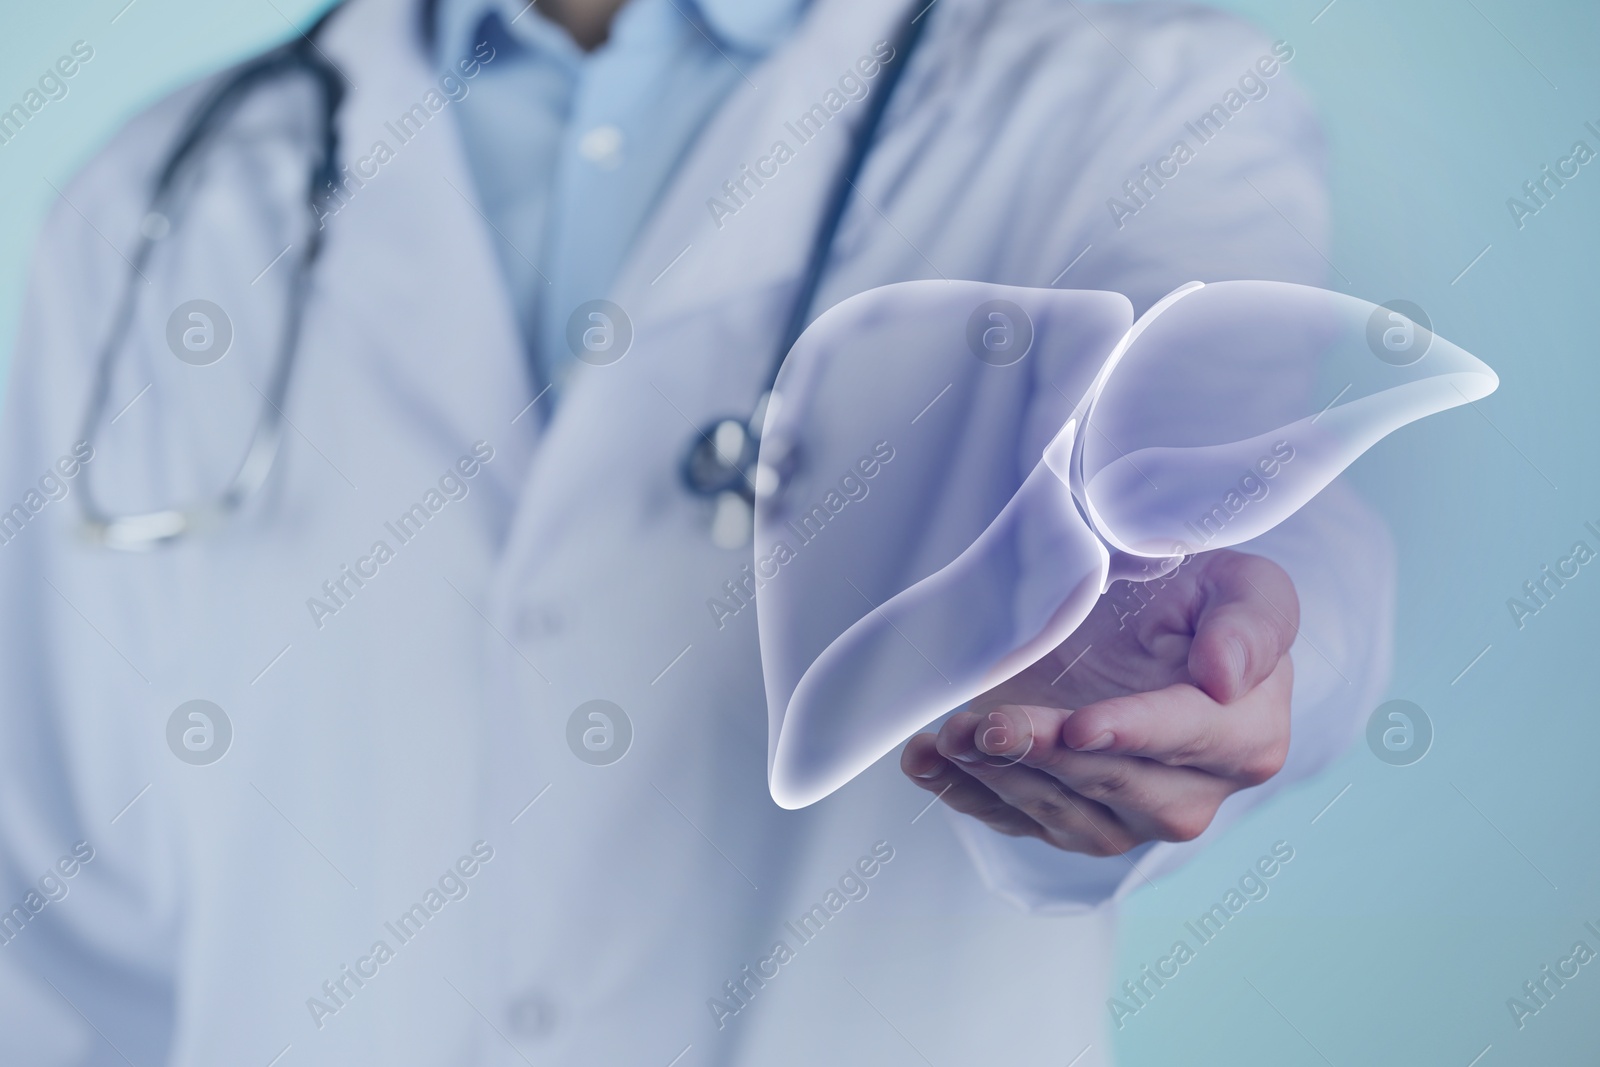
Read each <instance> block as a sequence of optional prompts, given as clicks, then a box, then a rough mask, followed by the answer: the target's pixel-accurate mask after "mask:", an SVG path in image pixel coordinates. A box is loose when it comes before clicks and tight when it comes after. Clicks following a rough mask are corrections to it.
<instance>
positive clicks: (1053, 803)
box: [1028, 795, 1074, 825]
mask: <svg viewBox="0 0 1600 1067" xmlns="http://www.w3.org/2000/svg"><path fill="white" fill-rule="evenodd" d="M1028 814H1029V815H1031V816H1032V817H1033V818H1035V819H1037V820H1039V821H1040V822H1042V823H1045V824H1047V825H1049V824H1060V823H1064V822H1066V821H1067V820H1068V819H1069V818H1071V816H1072V815H1073V814H1074V812H1073V810H1072V808H1071V807H1069V806H1068V804H1067V801H1066V799H1065V798H1064V797H1056V796H1049V795H1046V796H1041V797H1038V798H1037V799H1035V800H1034V801H1033V802H1032V803H1031V804H1029V805H1028Z"/></svg>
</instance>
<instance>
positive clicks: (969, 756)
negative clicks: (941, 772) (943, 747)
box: [950, 752, 983, 763]
mask: <svg viewBox="0 0 1600 1067" xmlns="http://www.w3.org/2000/svg"><path fill="white" fill-rule="evenodd" d="M950 758H951V759H953V760H955V761H956V762H957V763H981V762H983V753H981V752H962V753H959V754H957V755H954V756H951V757H950Z"/></svg>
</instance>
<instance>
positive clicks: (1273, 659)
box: [1189, 552, 1300, 704]
mask: <svg viewBox="0 0 1600 1067" xmlns="http://www.w3.org/2000/svg"><path fill="white" fill-rule="evenodd" d="M1205 559H1206V567H1205V569H1204V571H1202V572H1201V574H1200V576H1199V579H1198V580H1199V583H1200V594H1201V596H1200V610H1199V614H1198V615H1197V616H1196V618H1195V634H1194V641H1193V642H1192V643H1191V644H1190V646H1189V674H1190V676H1191V677H1192V678H1194V680H1195V683H1196V684H1197V685H1199V686H1200V688H1201V689H1204V690H1205V691H1206V692H1207V693H1208V694H1209V695H1210V696H1211V697H1212V698H1213V699H1215V700H1217V701H1220V702H1221V703H1224V704H1226V703H1229V702H1230V701H1233V700H1235V699H1237V698H1238V697H1239V696H1240V695H1241V694H1243V693H1246V692H1248V691H1249V690H1251V689H1254V688H1255V687H1256V686H1257V685H1260V684H1261V682H1262V681H1263V680H1265V679H1266V677H1267V676H1268V675H1270V674H1271V673H1272V671H1273V670H1274V668H1276V666H1277V664H1278V661H1279V660H1280V659H1282V658H1283V655H1284V654H1285V653H1286V652H1288V651H1289V646H1290V645H1292V644H1294V638H1295V634H1296V633H1297V632H1298V630H1299V627H1300V600H1299V598H1298V597H1297V596H1296V595H1295V590H1294V583H1293V582H1292V581H1290V579H1289V575H1288V574H1286V573H1285V572H1284V570H1283V568H1282V567H1279V566H1278V565H1277V564H1276V563H1273V562H1272V561H1271V560H1269V559H1264V558H1262V557H1261V556H1252V555H1247V554H1245V553H1243V552H1216V553H1212V554H1209V555H1208V556H1206V557H1205Z"/></svg>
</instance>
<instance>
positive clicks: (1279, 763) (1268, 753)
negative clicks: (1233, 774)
mask: <svg viewBox="0 0 1600 1067" xmlns="http://www.w3.org/2000/svg"><path fill="white" fill-rule="evenodd" d="M1288 758H1289V744H1288V742H1287V741H1283V742H1275V743H1273V744H1272V745H1269V746H1268V747H1266V748H1264V749H1262V750H1261V751H1260V752H1257V753H1256V754H1254V755H1252V756H1251V757H1250V758H1249V759H1247V760H1245V761H1244V764H1243V766H1241V767H1240V768H1239V778H1240V779H1241V780H1242V781H1243V782H1244V783H1245V784H1246V785H1260V784H1261V783H1262V782H1265V781H1267V780H1268V779H1270V778H1271V777H1272V776H1273V775H1275V774H1277V773H1278V772H1279V771H1281V770H1283V764H1284V762H1285V761H1286V760H1287V759H1288Z"/></svg>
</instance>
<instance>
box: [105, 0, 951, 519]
mask: <svg viewBox="0 0 1600 1067" xmlns="http://www.w3.org/2000/svg"><path fill="white" fill-rule="evenodd" d="M337 10H338V8H337V6H335V7H334V8H333V9H330V10H329V11H328V12H326V13H325V14H323V15H322V17H321V18H319V19H318V20H317V22H316V24H315V25H313V26H312V27H311V28H310V29H309V30H308V31H307V32H306V33H305V34H304V35H303V36H302V37H300V38H299V39H298V40H295V41H292V42H290V43H288V44H285V45H282V46H280V47H279V48H276V49H273V50H272V51H270V52H267V53H265V54H263V55H262V56H260V57H258V58H256V59H254V60H251V61H250V62H248V63H246V64H245V65H244V66H242V67H241V68H240V69H239V70H237V71H235V72H234V73H233V75H232V76H230V77H229V78H228V79H227V80H226V81H224V82H223V83H222V84H220V85H219V86H217V87H216V88H215V89H214V90H213V91H212V92H211V93H210V95H209V96H207V97H206V99H205V100H204V101H203V102H202V103H201V105H200V106H199V107H198V108H197V109H196V110H195V112H194V115H193V116H192V117H191V118H190V120H189V122H188V124H187V125H186V126H185V128H184V130H183V133H182V134H181V135H180V136H179V138H178V139H177V142H176V144H175V146H174V147H173V149H172V150H171V151H170V152H169V153H168V155H167V158H166V161H165V162H164V163H163V164H162V166H161V170H160V172H159V174H158V177H157V179H156V182H155V186H154V189H153V191H152V193H151V196H150V201H149V206H148V208H147V209H146V211H145V214H144V218H143V220H142V222H141V224H140V227H139V244H138V246H137V248H136V249H135V251H134V253H133V255H132V256H131V257H130V258H129V269H128V273H127V275H126V280H125V282H124V287H123V292H122V297H121V299H120V300H119V301H118V304H117V310H116V313H115V315H114V316H113V318H112V326H111V329H110V331H109V332H108V334H107V338H106V341H105V343H104V345H103V346H102V347H101V350H100V354H99V358H98V360H97V364H96V370H95V379H94V384H93V387H92V389H91V392H90V397H89V403H88V406H87V408H86V410H85V412H84V418H83V431H82V434H81V439H82V440H84V441H86V442H89V443H90V444H92V443H93V441H94V438H95V436H96V434H95V430H96V427H97V426H98V425H99V424H100V421H101V419H102V418H103V417H104V415H105V412H106V407H107V405H108V403H109V400H110V392H111V381H112V378H113V376H114V371H115V367H116V359H117V356H118V354H119V353H120V352H121V350H122V348H123V347H124V343H125V340H126V338H127V336H128V334H129V332H130V326H131V323H132V321H133V317H134V312H135V310H136V307H137V303H138V299H137V288H136V283H137V282H139V281H141V280H143V278H144V267H145V266H146V265H147V263H148V262H149V260H150V257H151V255H152V253H153V252H154V250H155V247H156V245H157V244H159V243H160V242H161V241H163V240H165V239H166V238H167V237H168V236H169V235H170V234H171V232H172V229H173V218H174V216H175V214H176V208H177V206H178V205H177V199H178V196H179V192H180V189H181V187H182V184H183V179H184V177H185V176H186V175H187V174H188V173H189V170H190V168H191V167H192V166H193V163H194V161H195V160H196V159H197V158H198V157H199V155H200V154H201V152H202V151H203V150H204V149H205V147H206V146H207V145H208V143H210V142H211V141H212V139H213V137H214V135H215V133H216V131H217V130H218V129H219V128H220V127H221V126H222V125H223V123H225V122H226V121H227V120H228V118H229V117H230V116H231V115H232V114H233V113H234V112H235V111H237V110H238V108H239V106H240V105H241V104H242V103H243V102H244V100H245V99H246V98H247V97H248V96H249V94H250V93H252V92H254V91H255V90H256V89H257V88H259V87H260V86H262V85H264V84H266V83H267V82H269V81H272V80H275V79H280V78H286V77H292V76H295V75H298V74H303V75H306V76H308V77H309V78H310V80H311V81H312V83H313V86H314V88H315V89H316V92H317V95H318V99H319V102H320V104H321V123H320V134H319V136H318V138H317V141H318V144H317V146H316V148H315V150H314V156H313V159H312V165H311V168H310V170H309V173H308V184H307V187H306V204H307V206H308V207H309V208H310V218H311V219H312V220H315V219H316V218H318V216H319V215H320V213H321V212H320V210H319V209H320V208H321V206H322V203H323V201H324V199H326V198H327V197H328V196H329V195H330V192H329V190H331V189H333V188H334V187H335V185H336V183H337V180H338V174H337V167H338V147H339V141H338V114H339V107H340V104H341V103H342V101H343V98H344V90H345V85H344V79H343V78H342V77H341V76H340V75H339V73H338V71H337V70H335V69H334V68H333V66H332V64H330V63H329V62H328V60H327V59H325V58H324V57H323V56H322V55H321V53H320V52H319V51H318V49H317V47H316V45H315V43H314V41H315V38H316V36H317V34H318V31H319V30H321V29H322V27H323V26H324V25H325V24H326V23H327V21H328V19H329V18H330V17H331V16H332V15H333V14H334V12H335V11H337ZM925 11H926V8H920V11H919V10H918V6H917V5H914V6H913V8H912V12H911V13H908V17H907V19H906V21H905V23H904V25H903V26H902V27H901V29H900V32H899V34H898V35H897V37H898V39H897V40H896V42H895V52H894V58H893V59H891V60H890V62H889V63H888V64H886V65H885V68H884V71H883V80H882V81H880V82H879V84H878V86H877V88H878V92H877V93H875V94H874V95H873V96H872V97H870V98H869V101H868V110H867V112H866V113H865V114H864V115H863V116H862V119H861V121H860V123H859V124H858V125H857V127H856V129H855V131H854V135H853V140H852V143H851V146H850V154H849V157H848V159H847V160H846V162H845V164H844V166H843V167H841V168H840V170H839V173H838V177H837V180H836V182H835V184H834V187H833V188H832V189H831V190H830V192H829V197H828V200H827V202H826V204H825V206H824V210H823V212H822V215H821V217H820V221H819V223H818V226H817V230H816V233H815V234H814V236H813V237H812V242H811V248H810V252H809V256H808V259H807V261H806V266H805V270H804V272H803V273H802V275H801V280H800V284H799V287H798V288H797V290H796V295H795V297H794V302H793V304H792V308H791V311H790V314H789V318H788V321H787V323H786V324H785V329H784V333H783V335H782V337H781V340H780V343H779V344H778V346H777V348H776V350H775V352H774V355H773V358H772V361H771V366H770V369H769V371H768V373H767V376H766V379H765V383H766V384H765V385H764V386H763V388H762V390H761V392H760V395H759V398H758V399H757V401H756V403H755V404H754V405H753V406H752V408H751V411H750V414H749V415H748V416H746V417H744V418H738V417H734V416H729V417H724V418H719V419H715V420H713V421H711V422H710V423H708V424H707V425H706V426H704V427H702V428H701V429H699V430H697V431H696V432H695V436H694V438H693V439H692V441H691V442H690V446H689V448H688V450H687V453H686V454H685V456H684V459H683V462H682V465H681V476H682V480H683V484H684V487H685V488H686V489H687V490H688V491H689V492H690V493H693V494H694V495H696V496H700V497H705V498H708V499H710V500H712V501H713V502H714V504H715V508H714V512H713V517H712V522H711V538H712V541H713V542H714V543H716V544H718V545H720V546H722V547H728V548H733V547H739V546H740V545H743V544H746V543H748V541H749V538H750V533H751V529H752V525H753V516H754V508H755V501H756V499H757V497H758V496H761V497H766V496H769V495H773V494H776V493H778V492H780V491H781V490H782V488H783V485H784V484H785V483H786V481H787V480H788V478H789V476H790V475H791V474H792V472H793V471H794V470H795V468H796V465H797V461H798V456H797V455H796V454H795V453H794V451H793V450H790V451H789V452H788V453H787V454H786V455H784V456H772V455H769V456H768V457H767V458H766V460H765V461H763V462H761V463H759V464H758V462H757V459H758V456H759V455H760V446H761V427H762V424H763V422H765V421H766V416H767V415H768V408H769V406H770V404H771V397H772V389H773V386H774V385H775V384H776V383H777V379H778V371H779V369H780V368H781V367H782V366H783V360H784V357H785V356H786V355H787V354H788V352H789V349H790V348H792V347H793V346H794V343H795V341H797V340H798V339H799V337H800V334H801V333H802V332H803V331H804V330H805V327H806V324H807V322H808V321H809V318H810V315H811V308H812V305H813V304H814V303H815V302H816V297H817V292H818V289H819V288H820V286H821V284H822V275H823V271H824V269H825V268H826V266H827V261H828V255H829V252H830V250H831V249H832V247H833V242H834V238H835V237H836V236H837V235H838V232H839V226H840V223H841V221H842V219H843V217H844V212H845V208H846V206H847V205H848V202H849V196H850V193H851V191H852V190H853V189H854V187H855V185H856V182H857V180H858V179H859V178H860V176H861V172H862V170H863V168H864V167H865V166H866V160H867V154H868V152H869V151H870V150H871V147H872V142H873V140H874V139H875V137H876V136H877V133H878V129H879V127H880V126H881V124H882V119H883V115H884V112H885V111H886V110H887V108H888V104H889V101H890V99H891V98H892V97H893V95H894V89H895V86H896V85H897V84H898V82H899V80H900V76H901V74H902V73H903V72H904V71H905V68H906V66H907V65H908V63H909V60H910V57H911V53H912V51H913V49H914V48H915V47H916V42H917V38H918V36H919V35H920V33H921V28H922V15H921V12H925ZM321 251H322V241H321V231H320V229H318V228H317V227H315V226H308V228H307V236H306V238H305V239H304V241H303V242H302V243H301V247H300V254H299V256H298V257H297V258H296V260H295V263H294V267H293V271H294V273H293V275H292V277H291V278H290V280H289V283H288V285H289V296H288V302H287V304H286V307H285V311H284V324H283V333H282V336H281V337H280V339H279V344H278V354H277V361H276V364H275V366H274V369H273V373H272V378H271V380H270V382H269V384H268V387H267V390H266V391H265V392H264V393H263V403H262V406H261V413H260V415H259V416H258V418H257V420H256V425H255V429H254V431H253V433H252V435H251V438H250V443H249V445H248V447H247V448H246V450H245V455H244V459H243V460H242V461H241V462H240V464H239V468H238V470H237V471H236V472H235V474H234V475H233V477H232V479H231V480H230V481H229V482H228V484H227V485H226V486H224V487H223V489H222V490H221V491H220V492H219V493H217V494H216V496H214V497H213V498H212V499H211V500H209V501H205V502H202V503H199V504H195V505H190V506H187V507H181V508H167V509H163V510H159V511H147V512H140V513H136V514H127V515H116V516H114V515H111V514H109V513H107V512H106V511H104V510H103V509H102V508H101V507H100V505H99V503H98V502H97V500H96V497H95V494H94V491H93V487H92V482H91V481H90V477H89V469H88V468H87V467H85V468H84V471H83V475H82V477H83V481H82V482H81V483H80V494H79V500H80V504H81V508H82V511H83V527H84V531H85V533H86V535H87V536H88V538H89V540H90V541H91V542H93V543H94V544H97V545H101V546H104V547H106V548H112V549H119V550H124V551H139V550H145V549H150V548H155V547H157V546H159V545H163V544H168V543H171V542H173V541H176V540H178V539H180V538H183V537H185V536H188V535H190V534H194V533H200V532H204V531H207V530H210V529H214V528H216V527H217V526H219V525H221V524H222V523H223V522H224V521H225V520H227V519H229V518H230V517H232V516H233V515H235V514H237V513H238V512H239V511H240V509H242V508H243V507H244V505H245V504H246V503H247V502H248V501H249V500H250V499H252V498H253V497H254V496H255V495H256V494H257V493H258V492H260V490H261V488H262V486H264V485H265V484H266V481H267V477H268V475H269V474H270V473H271V472H272V469H273V466H274V464H275V463H276V461H277V457H278V452H279V449H280V447H281V445H282V442H283V428H284V423H285V419H284V414H283V403H284V400H285V398H286V396H287V394H288V388H289V377H290V374H291V372H292V370H293V367H294V361H295V356H296V353H297V352H298V349H299V341H300V329H301V325H302V322H303V320H304V316H305V306H306V299H307V296H308V293H309V284H310V274H311V268H312V266H313V264H315V262H316V260H317V257H318V255H319V254H320V253H321Z"/></svg>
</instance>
